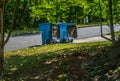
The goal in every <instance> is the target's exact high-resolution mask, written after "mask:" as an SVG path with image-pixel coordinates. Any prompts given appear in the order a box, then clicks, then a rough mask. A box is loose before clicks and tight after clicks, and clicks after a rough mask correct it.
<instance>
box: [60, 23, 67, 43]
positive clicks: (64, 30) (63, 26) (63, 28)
mask: <svg viewBox="0 0 120 81" xmlns="http://www.w3.org/2000/svg"><path fill="white" fill-rule="evenodd" d="M59 27H60V42H66V41H68V32H67V24H63V23H60V24H59Z"/></svg>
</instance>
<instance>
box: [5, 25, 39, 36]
mask: <svg viewBox="0 0 120 81" xmlns="http://www.w3.org/2000/svg"><path fill="white" fill-rule="evenodd" d="M8 32H9V30H8V31H7V32H6V34H5V35H7V34H8ZM36 32H39V28H27V27H24V29H16V30H13V31H12V35H19V34H24V33H36Z"/></svg>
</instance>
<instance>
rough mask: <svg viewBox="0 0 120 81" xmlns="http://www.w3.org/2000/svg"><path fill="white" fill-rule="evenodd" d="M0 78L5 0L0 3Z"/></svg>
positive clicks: (0, 72) (2, 60) (1, 71)
mask: <svg viewBox="0 0 120 81" xmlns="http://www.w3.org/2000/svg"><path fill="white" fill-rule="evenodd" d="M0 3H1V4H2V5H1V7H0V78H1V77H2V75H3V70H4V67H3V62H4V11H5V0H3V1H1V2H0Z"/></svg>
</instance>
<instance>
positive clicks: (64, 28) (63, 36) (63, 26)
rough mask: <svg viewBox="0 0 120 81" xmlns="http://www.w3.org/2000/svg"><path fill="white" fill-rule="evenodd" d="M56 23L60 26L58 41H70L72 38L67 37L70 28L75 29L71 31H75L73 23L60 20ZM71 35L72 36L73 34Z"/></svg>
mask: <svg viewBox="0 0 120 81" xmlns="http://www.w3.org/2000/svg"><path fill="white" fill-rule="evenodd" d="M58 25H59V27H60V42H61V43H63V42H72V41H73V39H70V38H69V37H70V32H71V30H73V29H75V31H73V32H75V33H76V26H75V23H62V22H59V23H58ZM76 35H77V34H76ZM71 37H73V35H72V36H71Z"/></svg>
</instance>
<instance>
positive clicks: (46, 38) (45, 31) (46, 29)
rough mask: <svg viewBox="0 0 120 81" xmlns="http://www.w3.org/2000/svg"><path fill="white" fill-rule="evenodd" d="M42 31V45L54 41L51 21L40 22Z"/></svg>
mask: <svg viewBox="0 0 120 81" xmlns="http://www.w3.org/2000/svg"><path fill="white" fill-rule="evenodd" d="M39 28H40V32H41V35H42V45H44V44H47V43H50V42H51V41H52V33H51V23H41V24H39Z"/></svg>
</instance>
